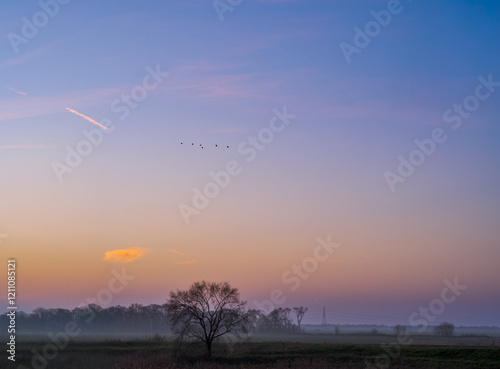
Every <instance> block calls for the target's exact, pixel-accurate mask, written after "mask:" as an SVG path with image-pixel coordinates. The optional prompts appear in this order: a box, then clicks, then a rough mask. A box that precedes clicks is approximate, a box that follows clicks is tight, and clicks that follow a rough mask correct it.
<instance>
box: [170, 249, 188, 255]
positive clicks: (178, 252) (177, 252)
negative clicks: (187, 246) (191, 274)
mask: <svg viewBox="0 0 500 369" xmlns="http://www.w3.org/2000/svg"><path fill="white" fill-rule="evenodd" d="M170 251H171V252H175V253H176V254H180V255H185V254H184V253H183V252H180V251H177V250H170Z"/></svg>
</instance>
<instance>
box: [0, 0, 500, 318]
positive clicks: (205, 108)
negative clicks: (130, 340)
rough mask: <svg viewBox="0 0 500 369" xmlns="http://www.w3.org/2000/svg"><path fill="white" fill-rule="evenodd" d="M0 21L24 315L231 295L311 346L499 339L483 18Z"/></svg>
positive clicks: (423, 11)
mask: <svg viewBox="0 0 500 369" xmlns="http://www.w3.org/2000/svg"><path fill="white" fill-rule="evenodd" d="M231 4H233V5H231ZM1 7H2V11H1V12H0V14H1V15H0V20H1V21H0V50H1V51H0V168H1V175H2V180H1V181H0V209H1V211H0V241H1V243H0V255H1V259H2V266H1V267H0V268H1V270H6V268H7V260H8V259H11V258H15V259H16V261H17V262H16V269H17V270H16V272H17V300H16V302H17V304H18V306H19V308H20V309H23V310H25V311H31V310H32V309H34V308H36V307H39V306H43V307H47V308H49V307H65V308H74V307H76V306H77V305H79V304H82V303H88V302H89V301H92V300H93V301H97V302H101V303H102V305H116V304H121V305H129V304H131V303H141V304H152V303H158V304H163V303H165V302H166V301H167V298H168V295H169V292H170V291H172V290H176V289H186V288H188V287H189V286H190V285H191V284H192V283H194V282H195V281H199V280H210V281H226V280H227V281H230V282H231V284H232V285H233V286H235V287H237V288H238V289H239V290H240V293H241V297H242V298H243V299H244V300H246V301H248V306H249V307H252V308H253V307H259V306H260V307H264V308H270V307H273V308H274V307H292V306H307V307H309V311H308V313H307V314H306V316H305V317H304V321H303V322H305V323H321V321H322V312H323V307H325V309H326V313H327V321H328V322H329V323H363V324H364V323H366V324H368V323H381V324H397V323H403V324H405V323H406V324H408V322H409V321H410V320H411V319H412V317H413V321H415V319H416V318H415V317H416V315H415V314H417V315H418V318H419V319H424V320H426V321H428V322H430V324H432V323H438V322H441V321H444V320H448V321H451V322H453V323H455V324H458V325H499V323H500V321H499V314H498V306H499V304H500V287H499V284H498V281H499V279H500V269H499V268H498V261H499V260H500V244H499V241H500V229H499V227H498V220H499V219H500V196H499V195H500V173H499V170H498V169H499V164H500V146H499V145H498V140H499V138H500V128H499V127H498V116H499V114H500V103H499V101H500V44H499V43H498V40H499V39H500V19H499V17H500V3H499V2H497V1H493V0H491V1H487V0H484V1H473V0H468V1H466V0H462V1H455V2H445V1H433V0H421V1H413V2H412V1H410V0H401V1H397V0H391V1H379V0H365V1H361V0H349V1H347V0H329V1H327V0H314V1H305V0H243V1H240V2H238V1H232V2H228V1H222V0H221V1H214V2H212V1H209V0H206V1H203V0H184V1H159V0H145V1H130V0H124V1H120V2H119V4H118V3H114V2H102V1H95V0H89V1H85V2H83V1H78V0H70V1H68V0H64V1H63V0H59V1H58V2H55V0H46V1H45V2H44V0H42V1H40V2H37V1H24V2H17V1H5V2H3V3H2V5H1ZM216 145H217V146H216ZM322 245H323V246H322ZM332 245H335V246H332ZM4 268H5V269H4ZM2 274H3V275H5V273H3V272H2ZM117 275H119V276H121V277H120V278H118V277H117ZM124 276H127V277H124ZM117 281H118V282H117ZM120 281H121V282H120ZM113 283H123V287H124V288H122V289H120V291H119V292H111V293H110V292H109V291H110V289H111V290H114V291H117V289H116V288H114V289H113V288H112V287H110V286H111V285H114V284H113ZM457 285H458V286H459V287H457ZM450 286H452V287H450ZM453 286H454V287H453ZM0 288H1V289H2V290H4V291H6V289H7V280H6V278H5V277H3V278H2V279H0ZM5 296H6V294H5V293H2V294H1V297H0V312H5V311H6V309H5V308H4V307H6V306H7V300H6V298H5ZM106 296H107V297H106ZM109 296H111V297H109ZM104 297H106V299H107V300H103V299H104ZM421 309H428V310H429V309H430V312H431V313H430V315H429V314H428V315H427V316H425V317H424V315H423V313H422V310H421Z"/></svg>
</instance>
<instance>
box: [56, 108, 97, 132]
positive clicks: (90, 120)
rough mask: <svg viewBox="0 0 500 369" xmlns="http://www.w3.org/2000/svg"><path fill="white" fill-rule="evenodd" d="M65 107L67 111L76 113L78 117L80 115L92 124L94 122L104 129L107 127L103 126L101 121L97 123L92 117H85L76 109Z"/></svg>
mask: <svg viewBox="0 0 500 369" xmlns="http://www.w3.org/2000/svg"><path fill="white" fill-rule="evenodd" d="M65 109H66V110H69V111H70V112H72V113H73V114H76V115H78V116H80V117H82V118H84V119H87V120H88V121H89V122H90V123H93V124H95V125H97V126H99V127H101V128H104V129H106V130H107V128H106V127H105V126H103V125H102V124H101V123H99V122H97V121H95V120H94V119H92V118H89V117H87V116H86V115H83V114H81V113H79V112H77V111H76V110H73V109H70V108H65Z"/></svg>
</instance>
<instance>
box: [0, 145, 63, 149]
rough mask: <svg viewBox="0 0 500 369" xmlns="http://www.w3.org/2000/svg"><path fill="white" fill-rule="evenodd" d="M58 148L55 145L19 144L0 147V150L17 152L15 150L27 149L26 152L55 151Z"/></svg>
mask: <svg viewBox="0 0 500 369" xmlns="http://www.w3.org/2000/svg"><path fill="white" fill-rule="evenodd" d="M57 148H59V146H56V145H44V144H34V145H33V144H21V145H6V146H0V150H17V149H27V150H44V149H57Z"/></svg>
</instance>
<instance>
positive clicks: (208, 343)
mask: <svg viewBox="0 0 500 369" xmlns="http://www.w3.org/2000/svg"><path fill="white" fill-rule="evenodd" d="M206 344H207V359H208V360H212V342H211V341H207V342H206Z"/></svg>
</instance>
